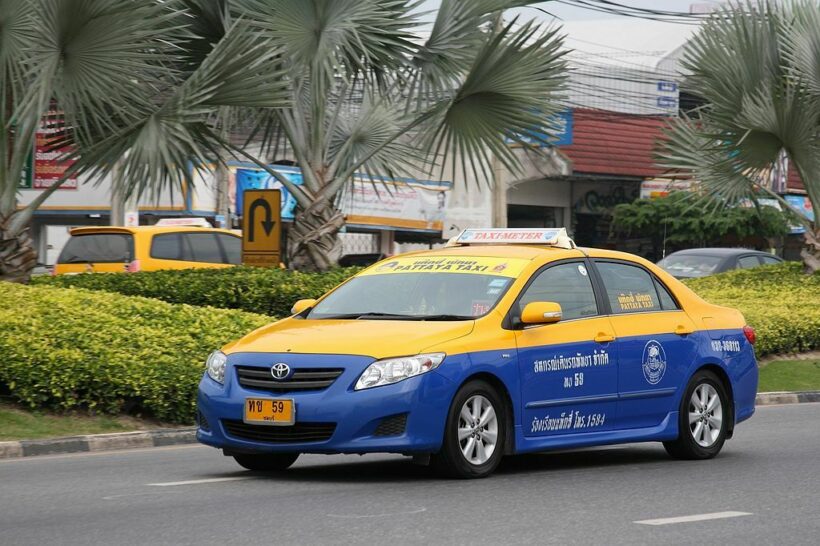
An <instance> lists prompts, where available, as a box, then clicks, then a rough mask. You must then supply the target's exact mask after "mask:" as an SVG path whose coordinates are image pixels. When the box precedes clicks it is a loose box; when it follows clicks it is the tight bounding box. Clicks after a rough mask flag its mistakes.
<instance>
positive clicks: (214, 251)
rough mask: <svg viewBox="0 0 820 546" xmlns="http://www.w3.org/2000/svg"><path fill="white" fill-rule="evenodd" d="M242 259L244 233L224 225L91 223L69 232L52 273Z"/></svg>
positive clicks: (227, 264)
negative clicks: (116, 224) (241, 234)
mask: <svg viewBox="0 0 820 546" xmlns="http://www.w3.org/2000/svg"><path fill="white" fill-rule="evenodd" d="M182 220H186V219H182ZM241 261H242V237H241V236H239V235H237V234H236V233H234V232H232V231H229V230H226V229H216V228H211V227H204V226H202V225H201V224H199V223H181V222H180V223H172V224H169V223H158V224H157V225H154V226H139V227H113V226H99V227H97V226H94V227H79V228H74V229H72V230H71V237H70V238H69V239H68V242H66V244H65V246H64V247H63V250H62V251H61V252H60V256H59V257H58V258H57V263H56V264H55V265H54V272H53V273H54V275H73V274H78V273H123V272H125V273H134V272H137V271H157V270H160V269H201V268H211V269H218V268H223V267H231V266H234V265H238V264H240V263H241Z"/></svg>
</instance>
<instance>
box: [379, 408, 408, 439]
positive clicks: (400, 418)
mask: <svg viewBox="0 0 820 546" xmlns="http://www.w3.org/2000/svg"><path fill="white" fill-rule="evenodd" d="M405 427H407V414H406V413H401V414H399V415H394V416H392V417H385V418H384V419H382V421H381V423H379V426H377V427H376V430H375V431H374V432H373V436H398V435H400V434H404V429H405Z"/></svg>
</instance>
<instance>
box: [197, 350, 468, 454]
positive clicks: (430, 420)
mask: <svg viewBox="0 0 820 546" xmlns="http://www.w3.org/2000/svg"><path fill="white" fill-rule="evenodd" d="M373 361H374V359H372V358H370V357H363V356H350V355H308V354H290V353H285V354H281V353H235V354H231V355H229V356H228V363H227V368H226V370H225V384H224V386H223V385H220V384H219V383H216V382H215V381H213V380H212V379H211V378H210V377H208V376H207V375H204V376H203V378H202V381H201V382H200V384H199V393H198V395H197V405H198V411H199V413H200V416H201V417H200V421H201V422H200V427H199V428H198V430H197V439H198V440H199V441H200V442H202V443H204V444H207V445H210V446H213V447H217V448H221V449H225V450H227V451H233V452H299V453H373V452H393V453H432V452H436V451H438V450H439V449H440V447H441V442H442V438H443V436H444V423H445V420H446V418H447V411H448V410H449V406H450V400H452V397H453V395H454V393H455V389H456V388H457V385H455V384H454V383H453V382H452V381H451V380H449V379H447V378H445V377H443V376H442V375H440V374H439V373H437V372H436V371H432V372H428V373H426V374H422V375H420V376H417V377H413V378H410V379H407V380H405V381H400V382H399V383H396V384H394V385H387V386H384V387H376V388H372V389H366V390H361V391H354V390H353V386H354V385H355V383H356V380H357V379H358V378H359V375H361V373H362V372H363V371H364V369H365V368H366V367H367V366H368V365H369V364H370V363H372V362H373ZM277 362H285V363H287V364H288V365H289V366H290V367H291V368H292V369H294V370H298V369H300V368H343V369H344V371H343V372H342V374H341V375H340V376H339V377H338V378H337V379H336V380H335V381H334V383H333V384H332V385H331V386H329V387H327V388H325V389H324V390H316V391H304V392H301V391H290V392H282V393H273V392H268V391H266V390H259V389H256V388H253V389H250V388H245V387H243V386H242V385H240V384H239V381H238V377H237V373H236V368H235V367H236V366H247V367H258V368H260V369H267V370H269V369H270V367H271V366H272V365H273V364H274V363H277ZM246 397H257V398H258V397H269V398H292V399H293V400H294V402H295V405H296V425H297V426H300V425H306V426H307V427H311V426H314V425H316V424H320V423H322V424H331V423H335V429H334V430H333V433H332V434H331V435H330V437H329V438H328V439H326V440H321V441H306V442H305V441H292V439H288V440H287V441H270V440H264V441H261V440H259V439H248V438H247V437H243V438H240V437H237V436H236V435H235V434H234V433H231V432H229V431H228V426H226V425H230V422H234V423H241V422H242V419H243V412H244V406H245V398H246ZM401 415H406V424H405V426H404V429H403V432H400V433H398V434H387V435H385V434H384V433H385V430H384V427H382V429H380V430H379V434H376V433H377V428H378V427H379V425H380V424H381V423H383V422H384V421H385V420H386V419H389V418H391V417H396V416H401ZM204 423H207V425H206V426H202V425H203V424H204ZM311 424H314V425H311ZM259 426H262V427H265V429H274V428H286V427H267V426H265V425H259ZM282 432H283V433H284V434H286V433H287V431H282ZM296 436H298V435H295V437H296Z"/></svg>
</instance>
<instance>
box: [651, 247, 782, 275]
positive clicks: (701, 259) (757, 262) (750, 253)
mask: <svg viewBox="0 0 820 546" xmlns="http://www.w3.org/2000/svg"><path fill="white" fill-rule="evenodd" d="M782 261H783V260H782V259H780V258H778V257H777V256H772V255H771V254H769V253H767V252H760V251H759V250H749V249H747V248H690V249H688V250H679V251H678V252H673V253H672V254H670V255H669V256H667V257H666V258H664V259H663V260H661V261H659V262H658V265H659V266H661V267H662V268H663V269H664V270H666V271H667V272H668V273H669V274H671V275H673V276H674V277H676V278H678V279H691V278H693V277H705V276H707V275H714V274H715V273H723V272H724V271H731V270H732V269H751V268H753V267H758V266H761V265H771V264H779V263H781V262H782Z"/></svg>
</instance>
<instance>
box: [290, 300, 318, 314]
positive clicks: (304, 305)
mask: <svg viewBox="0 0 820 546" xmlns="http://www.w3.org/2000/svg"><path fill="white" fill-rule="evenodd" d="M314 305H316V300H312V299H307V300H299V301H297V302H296V303H294V304H293V307H291V308H290V312H291V313H293V314H294V315H298V314H300V313H302V312H303V311H304V310H305V309H310V308H311V307H313V306H314Z"/></svg>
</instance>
